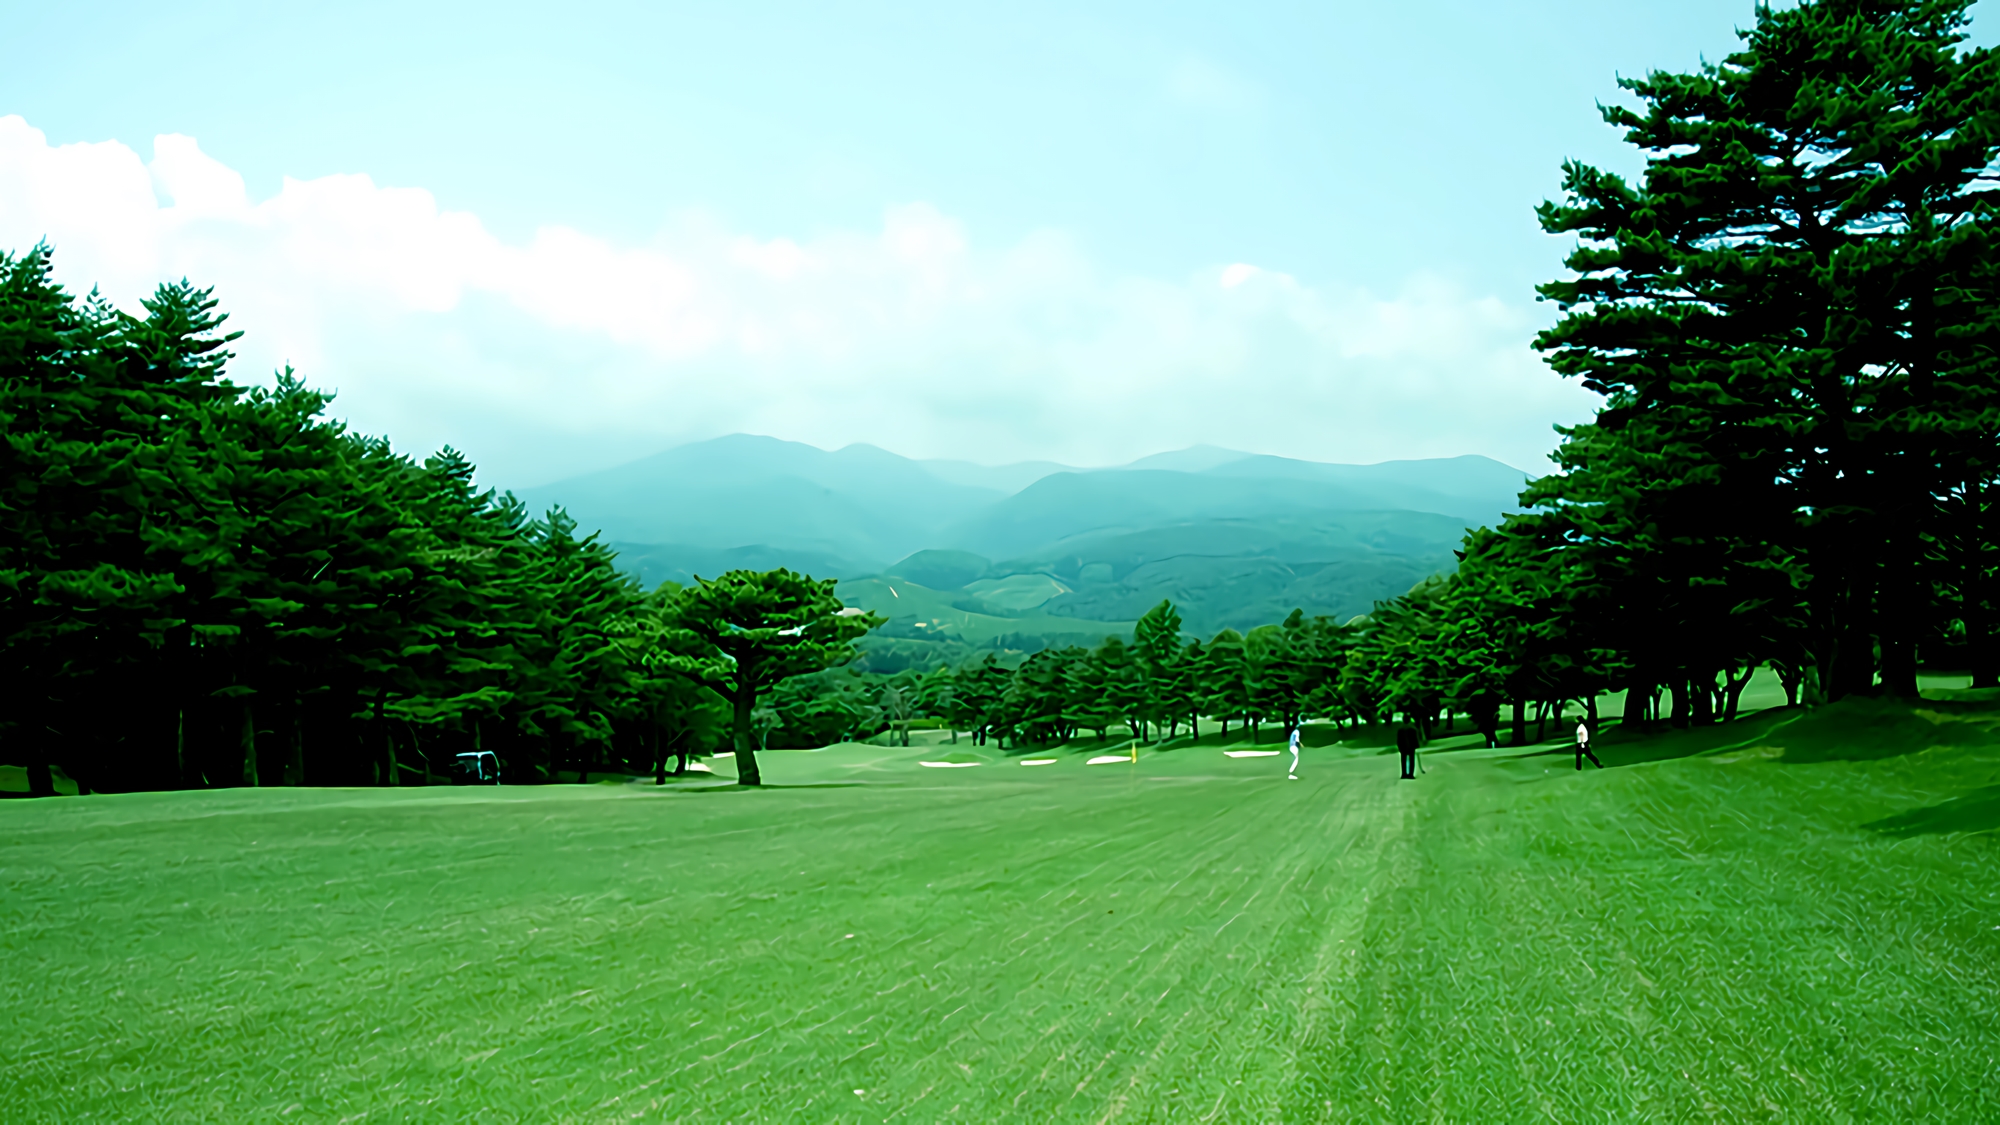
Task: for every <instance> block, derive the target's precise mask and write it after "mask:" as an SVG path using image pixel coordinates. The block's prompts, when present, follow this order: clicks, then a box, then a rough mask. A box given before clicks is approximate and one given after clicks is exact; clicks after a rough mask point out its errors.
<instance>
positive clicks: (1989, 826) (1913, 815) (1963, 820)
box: [1862, 785, 2000, 837]
mask: <svg viewBox="0 0 2000 1125" xmlns="http://www.w3.org/2000/svg"><path fill="white" fill-rule="evenodd" d="M1862 827H1864V828H1869V829H1873V830H1874V831H1876V832H1880V833H1882V834H1883V835H1884V836H1899V837H1910V836H1934V835H1942V834H1944V833H1946V832H1992V831H1995V830H1996V829H2000V785H1989V786H1987V787H1986V788H1984V789H1975V790H1973V791H1972V792H1970V793H1966V794H1963V795H1961V796H1957V797H1953V798H1952V799H1951V800H1949V801H1943V802H1940V803H1938V804H1935V805H1931V806H1929V807H1927V808H1921V809H1911V810H1909V811H1908V812H1900V813H1897V814H1896V815H1894V816H1886V817H1883V818H1882V819H1881V820H1877V821H1873V822H1871V823H1869V824H1864V825H1862Z"/></svg>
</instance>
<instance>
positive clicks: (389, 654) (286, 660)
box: [0, 246, 879, 793]
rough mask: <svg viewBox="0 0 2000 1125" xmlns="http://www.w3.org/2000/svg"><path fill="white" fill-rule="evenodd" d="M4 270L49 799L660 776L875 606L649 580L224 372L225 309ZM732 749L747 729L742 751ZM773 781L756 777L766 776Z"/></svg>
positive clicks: (755, 587) (2, 623) (445, 469)
mask: <svg viewBox="0 0 2000 1125" xmlns="http://www.w3.org/2000/svg"><path fill="white" fill-rule="evenodd" d="M51 268H52V254H51V251H50V250H49V249H48V247H46V246H42V247H38V248H36V249H35V250H33V251H31V252H28V253H25V254H20V255H13V254H6V253H0V435H4V438H5V441H4V445H0V661H4V664H0V693H4V694H0V740H4V745H5V748H6V755H5V757H6V759H7V760H9V761H13V762H17V763H22V764H25V765H26V766H27V769H28V774H29V788H30V790H31V791H32V792H34V793H49V792H52V791H53V777H52V772H51V766H52V765H53V766H57V767H60V768H61V770H62V771H63V772H64V773H66V774H67V775H68V776H69V777H71V778H73V779H74V780H75V781H76V782H77V784H78V785H79V786H80V787H81V788H82V789H84V790H85V791H88V790H109V791H117V790H133V789H164V788H186V787H209V786H235V785H259V784H266V785H268V784H286V785H304V784H311V785H362V784H373V785H397V784H404V783H409V782H426V781H435V780H438V779H440V778H441V777H442V776H443V775H444V774H445V773H446V772H447V770H448V769H449V768H450V766H451V765H452V763H453V760H454V759H455V757H456V755H458V754H460V753H468V752H482V751H491V752H493V753H495V754H496V756H497V757H498V758H499V759H500V760H501V761H502V762H503V763H504V766H505V771H506V775H507V777H508V778H509V779H510V780H515V781H524V782H533V781H542V780H550V779H554V778H556V777H558V776H561V775H565V774H567V775H572V776H575V777H576V778H578V779H587V778H588V776H589V774H590V772H591V771H592V768H593V767H594V766H595V767H598V768H602V767H603V766H604V765H605V764H607V763H611V764H616V765H619V766H622V767H623V768H627V769H630V768H635V767H636V768H638V769H651V770H653V771H659V772H663V771H664V769H665V768H666V767H665V763H666V761H667V759H668V758H669V757H670V756H673V755H675V754H679V755H681V757H680V758H679V759H678V764H680V765H685V755H686V753H687V752H688V751H689V750H690V749H691V748H698V749H701V750H704V751H705V750H707V749H710V748H711V747H710V746H709V745H706V744H705V743H704V744H702V745H700V746H699V747H696V746H695V743H696V742H699V741H701V740H702V739H713V738H716V737H728V738H733V739H736V740H738V741H740V742H744V743H745V744H746V745H747V740H748V734H749V731H748V718H747V716H748V712H749V710H750V709H751V701H752V700H753V699H754V696H755V694H756V692H757V691H759V690H761V689H762V688H763V687H765V686H766V684H767V682H775V680H776V679H781V678H783V677H784V676H786V675H791V674H795V673H798V672H802V671H807V670H813V669H817V668H823V667H826V666H828V665H829V664H837V663H840V662H843V661H845V660H848V659H850V658H851V657H852V655H853V649H852V644H851V642H852V641H853V639H854V638H855V637H857V636H859V635H860V634H862V633H864V632H866V631H867V629H868V628H870V627H872V626H873V625H875V624H878V623H879V619H878V618H873V617H870V616H868V615H864V614H858V613H848V614H842V613H841V608H842V607H841V606H840V603H839V601H838V600H837V599H836V598H834V596H833V593H832V585H833V584H832V582H830V581H814V580H812V579H809V578H806V577H804V576H800V575H795V574H791V573H790V572H786V571H779V572H774V573H772V574H766V575H747V574H730V575H724V576H722V577H720V578H718V579H714V580H710V581H707V582H700V583H697V584H696V585H694V586H691V587H688V588H687V589H681V588H679V587H674V586H671V585H669V586H663V587H661V588H660V589H657V590H653V591H646V590H642V589H641V588H640V587H639V586H638V584H637V583H636V582H635V581H634V580H633V579H632V578H630V577H628V576H627V575H625V574H624V573H622V572H621V571H620V570H619V569H618V567H617V566H616V565H615V560H614V558H613V555H612V553H611V552H610V551H609V550H608V549H606V548H605V547H604V546H603V545H602V544H600V543H599V542H598V541H597V539H596V537H595V536H594V535H579V534H578V531H577V527H576V524H575V521H573V520H571V519H570V518H569V517H568V516H567V515H565V514H564V513H563V512H562V511H561V510H560V509H552V510H550V511H549V512H547V513H544V514H543V515H541V516H539V517H536V516H531V515H530V513H528V512H527V511H526V510H525V509H524V507H523V506H522V505H521V503H520V502H519V501H517V500H516V499H515V498H514V497H513V496H512V495H511V494H500V495H496V494H495V493H494V492H493V491H492V490H481V489H479V488H478V487H477V486H476V485H475V484H474V479H473V477H474V473H473V466H472V465H471V463H470V462H468V461H467V460H466V459H465V458H464V457H462V456H460V455H459V454H458V453H456V452H454V451H453V450H451V449H449V448H447V449H445V450H444V451H442V452H440V453H439V454H438V455H436V456H434V457H431V458H428V459H426V460H424V461H422V462H421V463H419V462H417V461H414V460H412V459H411V458H409V457H406V456H402V455H400V454H397V453H396V452H395V451H394V450H393V449H391V448H390V445H389V443H388V441H387V440H385V439H382V438H375V437H368V436H365V435H360V434H355V433H351V432H349V431H348V430H347V429H346V428H345V427H343V426H342V425H341V424H339V423H337V422H334V421H331V420H329V419H327V418H325V417H324V416H323V415H324V411H325V409H326V406H327V404H328V401H329V399H328V396H326V395H324V394H322V393H320V392H317V391H314V390H312V389H310V388H308V387H306V386H305V385H304V384H303V382H302V381H301V380H299V379H298V378H297V376H296V375H295V374H294V373H293V372H292V371H290V370H289V369H287V370H286V371H284V372H281V373H279V375H278V377H277V379H276V381H275V385H274V386H273V387H271V388H268V389H266V388H245V387H241V386H237V385H234V384H232V383H230V382H229V381H228V380H227V379H226V378H225V377H224V367H225V365H226V364H227V362H228V360H229V359H230V358H231V353H230V351H229V345H230V343H231V342H232V341H234V340H235V339H237V337H238V336H239V335H240V333H231V332H227V331H225V330H224V322H225V320H226V317H225V316H224V315H223V314H220V313H218V312H217V311H216V301H215V300H214V298H213V297H212V296H211V295H210V293H209V292H208V291H206V290H198V289H196V288H194V287H193V286H191V285H190V284H189V283H187V282H185V281H183V282H180V283H178V284H171V285H163V286H161V287H160V288H159V290H158V291H157V292H156V293H155V295H154V296H153V297H152V299H150V300H148V301H146V302H144V303H143V312H142V313H139V314H131V313H126V312H123V311H120V310H118V309H116V308H114V307H112V306H111V305H110V304H109V303H107V302H105V301H104V300H102V299H101V298H99V297H98V296H97V295H96V294H95V293H94V292H93V293H92V294H90V295H88V296H86V297H83V298H77V297H75V296H73V295H71V294H69V293H67V292H65V291H64V290H63V289H62V287H61V286H59V285H57V284H55V283H54V282H53V281H52V279H51V276H50V274H51ZM716 732H727V733H726V735H725V736H718V735H717V733H716ZM745 764H746V767H747V771H748V777H749V780H750V781H752V782H753V783H754V781H755V780H756V774H755V762H754V759H753V758H747V757H746V759H745Z"/></svg>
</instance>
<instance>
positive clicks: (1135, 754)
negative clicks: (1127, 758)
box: [1132, 738, 1139, 766]
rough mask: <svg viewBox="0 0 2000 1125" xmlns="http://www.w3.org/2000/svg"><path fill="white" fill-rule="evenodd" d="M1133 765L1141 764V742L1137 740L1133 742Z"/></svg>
mask: <svg viewBox="0 0 2000 1125" xmlns="http://www.w3.org/2000/svg"><path fill="white" fill-rule="evenodd" d="M1132 764H1133V765H1135V766H1136V765H1138V764H1139V740H1138V739H1136V738H1135V739H1133V740H1132Z"/></svg>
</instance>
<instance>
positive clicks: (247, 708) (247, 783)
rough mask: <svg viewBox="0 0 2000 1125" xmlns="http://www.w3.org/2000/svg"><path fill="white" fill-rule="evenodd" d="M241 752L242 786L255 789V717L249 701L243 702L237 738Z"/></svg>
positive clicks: (254, 711)
mask: <svg viewBox="0 0 2000 1125" xmlns="http://www.w3.org/2000/svg"><path fill="white" fill-rule="evenodd" d="M238 737H239V739H240V749H241V750H242V751H243V785H244V787H245V788H249V789H255V788H257V716H256V709H255V708H254V707H252V706H251V705H250V701H249V700H248V699H245V700H244V701H243V732H242V734H241V735H239V736H238Z"/></svg>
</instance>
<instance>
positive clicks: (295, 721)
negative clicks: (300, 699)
mask: <svg viewBox="0 0 2000 1125" xmlns="http://www.w3.org/2000/svg"><path fill="white" fill-rule="evenodd" d="M289 741H290V743H291V745H290V746H287V747H286V748H285V749H286V751H287V752H286V754H285V779H284V780H285V784H286V785H289V786H292V787H293V788H298V787H299V786H303V785H304V784H305V783H306V730H305V720H304V719H303V718H302V717H301V716H300V715H299V713H298V712H297V711H294V712H292V729H291V738H290V740H289Z"/></svg>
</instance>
